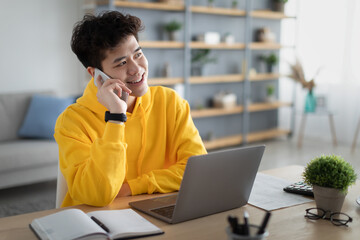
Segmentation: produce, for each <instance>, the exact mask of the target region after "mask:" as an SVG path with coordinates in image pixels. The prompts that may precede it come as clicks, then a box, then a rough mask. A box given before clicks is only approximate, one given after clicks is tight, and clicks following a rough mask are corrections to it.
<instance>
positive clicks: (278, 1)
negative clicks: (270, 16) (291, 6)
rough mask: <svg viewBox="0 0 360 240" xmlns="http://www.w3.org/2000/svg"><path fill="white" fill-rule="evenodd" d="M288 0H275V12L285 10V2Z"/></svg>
mask: <svg viewBox="0 0 360 240" xmlns="http://www.w3.org/2000/svg"><path fill="white" fill-rule="evenodd" d="M287 1H288V0H273V10H274V11H275V12H282V13H283V12H284V9H285V3H287Z"/></svg>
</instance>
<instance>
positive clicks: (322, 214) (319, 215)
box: [305, 208, 352, 227]
mask: <svg viewBox="0 0 360 240" xmlns="http://www.w3.org/2000/svg"><path fill="white" fill-rule="evenodd" d="M305 211H306V215H305V217H306V218H308V219H311V220H318V219H325V220H330V221H331V223H332V224H334V225H336V226H346V227H347V226H348V225H347V223H348V222H352V218H351V217H350V216H349V215H347V214H346V213H342V212H334V213H333V212H330V211H325V210H323V209H321V208H308V209H306V210H305ZM327 216H328V217H327Z"/></svg>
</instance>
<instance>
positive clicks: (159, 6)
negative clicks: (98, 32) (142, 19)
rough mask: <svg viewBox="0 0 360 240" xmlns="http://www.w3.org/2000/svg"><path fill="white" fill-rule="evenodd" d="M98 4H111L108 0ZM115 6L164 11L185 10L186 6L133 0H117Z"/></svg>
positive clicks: (102, 0)
mask: <svg viewBox="0 0 360 240" xmlns="http://www.w3.org/2000/svg"><path fill="white" fill-rule="evenodd" d="M97 4H98V5H106V4H109V1H108V0H100V1H99V0H98V1H97ZM114 6H115V7H124V8H143V9H150V10H163V11H184V10H185V6H184V5H182V4H167V3H160V2H131V1H122V0H115V1H114Z"/></svg>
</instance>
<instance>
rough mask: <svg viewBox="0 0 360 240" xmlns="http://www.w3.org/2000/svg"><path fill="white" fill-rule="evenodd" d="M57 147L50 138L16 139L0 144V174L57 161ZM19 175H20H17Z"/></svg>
mask: <svg viewBox="0 0 360 240" xmlns="http://www.w3.org/2000/svg"><path fill="white" fill-rule="evenodd" d="M58 158H59V157H58V147H57V144H56V142H55V141H51V140H26V139H23V140H16V141H8V142H2V143H1V144H0V174H1V173H2V172H7V171H12V170H16V169H27V168H36V167H37V166H44V165H47V164H54V163H57V162H58ZM19 177H21V176H19Z"/></svg>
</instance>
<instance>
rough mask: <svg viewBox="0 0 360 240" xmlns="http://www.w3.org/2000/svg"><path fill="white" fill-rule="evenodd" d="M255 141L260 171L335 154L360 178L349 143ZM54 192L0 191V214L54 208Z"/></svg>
mask: <svg viewBox="0 0 360 240" xmlns="http://www.w3.org/2000/svg"><path fill="white" fill-rule="evenodd" d="M257 144H265V145H266V150H265V153H264V156H263V159H262V161H261V164H260V171H261V170H267V169H271V168H277V167H282V166H287V165H290V164H298V165H306V163H307V162H309V161H310V160H311V159H313V158H314V157H317V156H321V155H322V154H336V155H341V156H342V157H343V158H344V159H345V160H347V161H348V162H350V163H351V164H352V165H353V166H354V168H355V169H356V172H357V173H358V176H359V177H360V161H359V160H358V159H359V158H360V146H359V147H357V148H356V150H355V152H354V153H351V144H348V145H345V144H342V143H339V145H338V146H337V147H333V145H332V142H331V141H329V142H323V141H317V140H315V139H312V140H309V139H304V142H303V146H302V148H301V149H299V148H298V147H297V142H296V139H294V140H289V139H287V138H285V137H283V138H280V139H278V140H271V141H266V142H259V143H253V144H250V145H249V146H251V145H257ZM55 195H56V181H52V182H46V183H40V184H34V185H29V186H23V187H17V188H10V189H5V190H0V217H5V216H10V215H17V214H22V213H27V212H32V211H40V210H45V209H50V208H54V207H55Z"/></svg>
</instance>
